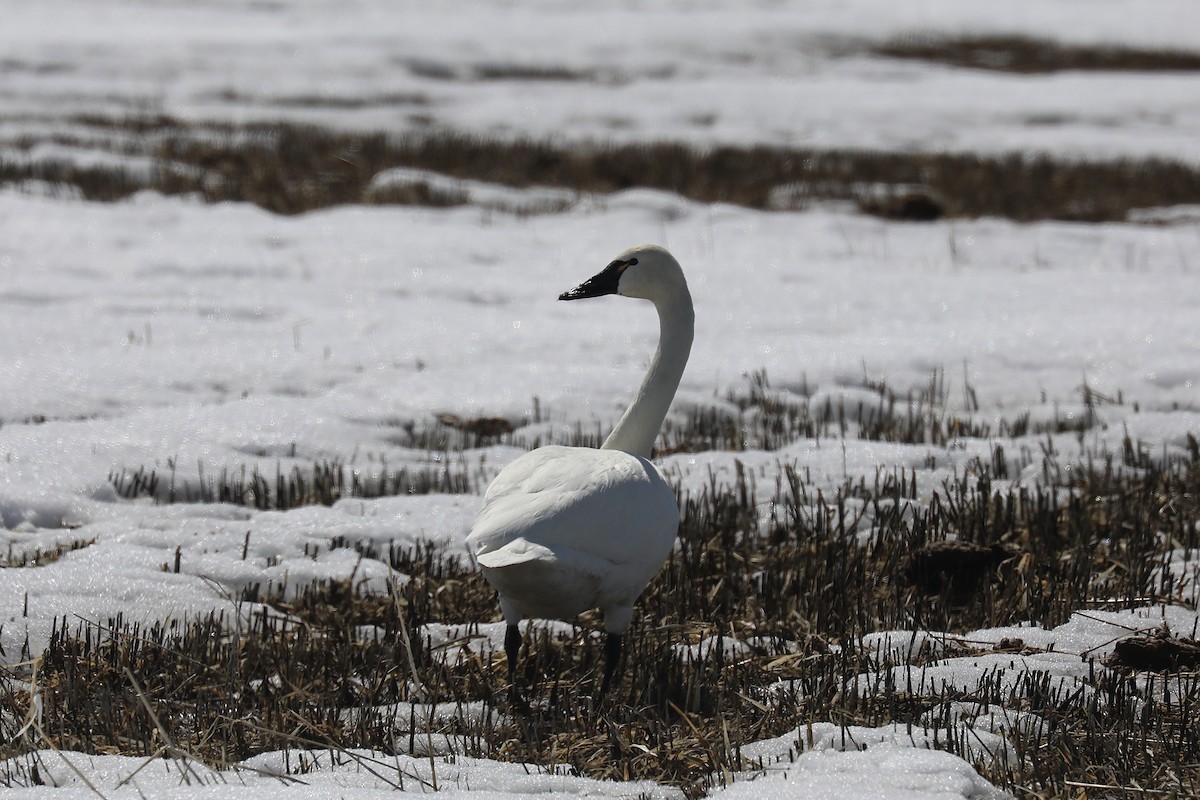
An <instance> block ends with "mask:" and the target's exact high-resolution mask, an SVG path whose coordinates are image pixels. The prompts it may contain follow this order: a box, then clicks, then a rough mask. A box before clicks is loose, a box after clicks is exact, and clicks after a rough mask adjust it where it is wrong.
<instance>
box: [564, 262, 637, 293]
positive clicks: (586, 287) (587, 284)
mask: <svg viewBox="0 0 1200 800" xmlns="http://www.w3.org/2000/svg"><path fill="white" fill-rule="evenodd" d="M627 266H629V262H628V261H614V262H612V263H611V264H609V265H608V266H607V267H605V268H604V271H603V272H600V273H599V274H597V275H593V276H592V277H590V278H588V279H587V280H586V281H584V282H583V283H581V284H579V285H578V286H576V287H575V288H574V289H572V290H571V291H569V292H563V293H562V294H560V295H559V296H558V299H559V300H582V299H584V298H585V297H603V296H604V295H606V294H616V293H617V286H618V285H620V283H621V273H622V272H624V271H625V268H626V267H627Z"/></svg>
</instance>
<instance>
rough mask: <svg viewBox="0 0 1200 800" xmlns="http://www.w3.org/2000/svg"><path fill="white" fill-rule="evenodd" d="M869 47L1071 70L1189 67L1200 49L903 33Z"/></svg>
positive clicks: (1024, 70)
mask: <svg viewBox="0 0 1200 800" xmlns="http://www.w3.org/2000/svg"><path fill="white" fill-rule="evenodd" d="M873 52H875V53H876V54H878V55H882V56H887V57H889V58H905V59H914V60H919V61H932V62H936V63H939V64H949V65H951V66H954V67H967V68H971V69H986V70H995V71H999V72H1015V73H1021V74H1036V73H1049V72H1063V71H1067V70H1072V71H1088V72H1096V71H1105V72H1116V71H1120V72H1195V71H1197V70H1200V53H1197V52H1194V51H1188V50H1166V49H1155V50H1147V49H1139V48H1133V47H1125V46H1120V45H1073V44H1065V43H1059V42H1052V41H1048V40H1045V39H1032V38H1029V37H1025V36H964V37H960V38H955V37H948V38H940V37H929V36H908V37H904V38H900V39H894V40H892V41H889V42H885V43H884V44H882V45H879V46H877V47H875V48H873Z"/></svg>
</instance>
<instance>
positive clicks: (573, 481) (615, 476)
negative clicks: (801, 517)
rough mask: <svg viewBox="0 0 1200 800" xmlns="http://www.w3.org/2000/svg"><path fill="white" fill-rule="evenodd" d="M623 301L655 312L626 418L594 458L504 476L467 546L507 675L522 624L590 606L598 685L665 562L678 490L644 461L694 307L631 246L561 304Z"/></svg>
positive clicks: (580, 455) (662, 262)
mask: <svg viewBox="0 0 1200 800" xmlns="http://www.w3.org/2000/svg"><path fill="white" fill-rule="evenodd" d="M604 294H621V295H624V296H627V297H637V298H642V299H646V300H650V301H651V302H653V303H654V305H655V307H656V309H657V310H658V315H659V324H660V337H659V345H658V351H657V352H656V353H655V356H654V360H653V362H652V363H651V365H650V369H649V371H648V372H647V374H646V378H645V380H644V381H643V382H642V386H641V388H640V389H639V391H638V395H637V397H636V398H635V399H634V400H633V402H632V403H631V404H630V406H629V408H628V410H627V411H626V412H625V414H624V416H622V417H621V420H620V421H619V422H618V423H617V425H616V427H615V428H614V429H613V432H612V434H611V435H610V436H609V437H608V439H606V440H605V442H604V444H603V445H602V446H601V448H600V449H599V450H595V449H592V448H586V447H561V446H557V445H554V446H548V447H541V448H538V449H537V450H534V451H533V452H531V453H527V454H526V455H524V456H521V457H520V458H518V459H517V460H516V461H514V462H513V463H511V464H509V465H508V466H507V467H505V468H504V469H503V470H502V471H501V472H500V474H499V475H497V476H496V479H495V480H494V481H492V485H491V486H490V487H489V488H488V491H487V494H486V495H485V497H484V501H483V507H482V508H481V509H480V511H479V516H478V517H476V520H475V524H474V526H473V528H472V530H471V533H470V535H469V536H468V537H467V543H468V546H469V547H470V548H471V552H472V553H474V555H475V558H476V560H477V561H478V562H479V566H480V568H481V569H482V571H483V575H484V577H485V578H486V579H487V581H488V583H490V584H491V585H492V586H493V588H495V589H496V591H497V592H498V593H499V595H500V609H501V611H502V612H503V614H504V619H505V621H506V622H507V623H508V626H509V635H508V637H507V638H506V641H505V647H506V649H507V651H508V655H509V671H510V674H511V673H512V670H513V669H514V665H515V662H516V653H517V648H519V646H520V638H519V634H518V633H517V628H516V625H517V623H518V622H519V621H520V620H521V619H522V618H525V617H538V618H548V619H570V618H572V617H574V616H576V615H578V614H579V613H581V612H583V611H587V610H588V609H592V608H599V609H600V610H601V611H603V613H604V627H605V629H606V630H607V631H608V633H609V658H608V663H607V664H606V670H605V687H607V684H608V678H609V677H610V674H611V672H612V668H613V662H614V660H615V658H616V657H617V656H618V655H619V653H620V636H621V634H622V633H624V631H625V629H626V628H627V627H628V626H629V623H630V621H631V620H632V617H633V604H634V602H635V601H636V600H637V598H638V596H639V595H640V594H641V593H642V590H644V589H645V588H646V584H648V583H649V582H650V579H651V578H653V577H654V575H655V573H657V572H658V570H659V569H660V568H661V567H662V565H663V562H664V561H665V560H666V559H667V557H668V556H669V555H670V554H671V549H672V547H673V546H674V543H675V534H676V532H677V530H678V528H679V508H678V506H677V505H676V502H675V493H674V492H673V491H672V489H671V487H670V484H668V483H667V481H666V479H665V478H664V477H663V475H662V473H661V472H660V471H659V470H658V468H657V467H655V466H654V464H652V463H651V462H650V461H649V455H650V451H651V448H652V447H653V446H654V440H655V438H656V437H657V436H658V431H659V428H661V427H662V422H663V419H664V417H665V416H666V413H667V410H668V408H669V407H670V404H671V400H672V399H673V398H674V396H675V390H676V389H677V388H678V387H679V380H680V378H681V377H682V375H683V369H684V367H685V365H686V364H687V359H688V354H689V352H690V350H691V345H692V328H693V320H694V315H693V310H692V298H691V294H690V293H689V292H688V288H687V282H686V281H685V280H684V277H683V271H682V270H681V269H680V267H679V264H678V262H676V261H675V259H674V258H673V257H672V256H671V255H670V253H668V252H667V251H666V250H663V249H662V248H660V247H655V246H652V245H646V246H642V247H635V248H631V249H630V250H627V251H625V252H624V253H622V254H621V255H620V256H619V257H618V258H617V259H616V260H614V261H613V262H612V263H611V264H609V266H608V268H606V269H605V270H604V271H603V272H601V273H600V274H598V275H596V276H595V277H593V278H592V279H590V280H588V281H586V282H585V283H583V284H581V285H580V286H579V287H577V288H576V289H573V290H572V291H570V292H567V293H565V294H563V295H562V296H561V297H560V298H559V299H561V300H575V299H580V298H584V297H598V296H600V295H604Z"/></svg>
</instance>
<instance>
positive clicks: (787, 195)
mask: <svg viewBox="0 0 1200 800" xmlns="http://www.w3.org/2000/svg"><path fill="white" fill-rule="evenodd" d="M77 122H78V123H79V124H80V125H81V126H84V128H85V129H87V130H88V133H87V135H86V137H85V138H83V139H80V140H78V141H76V140H74V139H72V137H71V136H69V135H64V136H63V137H61V138H63V139H64V143H67V144H80V145H83V146H87V147H102V148H106V147H107V148H111V149H114V150H116V151H119V152H122V153H125V154H130V155H142V156H150V157H153V158H154V159H155V160H156V161H158V162H159V163H160V164H161V165H162V166H161V168H160V169H158V170H156V171H154V173H153V174H152V175H149V176H139V175H135V174H134V173H133V172H131V171H125V170H121V169H116V168H109V167H81V166H76V165H73V164H70V163H66V162H56V161H47V162H42V163H19V164H18V163H5V162H0V184H4V183H11V182H19V181H26V180H31V179H34V180H40V181H44V182H47V183H49V184H51V185H56V186H60V187H70V188H72V189H73V190H76V191H78V192H79V193H80V194H82V196H83V197H84V198H86V199H89V200H96V201H113V200H119V199H121V198H124V197H128V196H129V195H130V194H132V193H133V192H136V191H139V190H142V189H154V190H156V191H160V192H164V193H167V194H183V193H186V194H191V195H195V196H198V197H201V198H203V199H204V200H206V201H208V202H219V201H226V200H229V201H243V202H250V203H254V204H256V205H259V206H261V207H263V208H266V209H269V210H271V211H274V212H277V213H281V214H299V213H303V212H306V211H312V210H315V209H319V208H327V207H330V206H336V205H345V204H357V203H369V202H377V201H379V200H381V199H387V200H390V201H393V202H401V201H403V202H411V203H418V204H433V205H437V206H444V205H446V204H447V203H451V204H453V203H455V202H462V201H463V200H462V199H460V200H459V201H456V200H454V198H453V197H448V196H444V193H430V192H424V193H423V192H420V191H407V192H399V193H396V192H391V193H388V192H384V193H378V192H372V191H369V188H370V182H371V179H372V178H373V177H374V176H375V175H376V174H378V173H380V172H382V171H384V170H386V169H389V168H392V167H398V166H404V167H413V168H419V169H424V170H430V171H433V172H436V173H440V174H443V175H446V176H449V177H452V178H460V179H477V180H483V181H489V182H493V183H499V184H505V185H509V186H514V187H528V186H549V187H558V188H565V189H571V190H574V191H578V192H581V193H587V194H598V195H604V194H609V193H612V192H616V191H620V190H622V189H629V188H638V187H642V188H652V189H660V190H663V191H668V192H674V193H676V194H679V195H681V196H683V197H686V198H689V199H692V200H695V201H699V202H704V203H733V204H737V205H742V206H747V207H750V208H759V209H771V208H780V207H804V206H806V205H808V204H810V203H814V202H822V201H829V200H840V201H851V202H854V203H857V204H858V205H859V207H860V208H862V209H863V210H864V211H865V212H867V213H873V214H880V215H883V216H891V217H897V218H909V219H931V218H934V217H937V216H942V215H948V216H955V217H977V216H1000V217H1008V218H1011V219H1016V220H1036V219H1061V220H1080V221H1112V220H1122V219H1124V218H1125V216H1126V214H1127V213H1128V212H1129V211H1130V210H1132V209H1139V208H1148V207H1156V206H1169V205H1177V204H1185V203H1200V170H1197V169H1196V168H1195V167H1194V166H1191V165H1186V164H1183V163H1180V162H1173V161H1166V160H1162V159H1143V160H1137V161H1129V160H1116V161H1102V162H1101V161H1095V162H1089V161H1067V160H1060V159H1053V158H1048V157H1042V156H1021V155H1011V156H977V155H968V154H952V153H943V154H912V153H881V152H868V151H848V150H847V151H824V150H804V149H788V148H779V147H767V146H757V147H715V148H709V149H697V148H693V147H689V146H686V145H681V144H672V143H650V144H637V145H606V146H600V145H597V146H582V145H580V146H571V147H567V146H562V145H557V144H552V143H549V142H539V141H528V140H501V139H485V138H479V137H474V136H466V135H458V134H446V133H443V134H438V135H436V136H418V135H409V136H403V137H389V136H385V135H382V134H354V133H343V132H336V131H330V130H324V129H319V128H315V127H308V126H302V125H293V124H282V123H281V124H275V125H270V126H250V127H244V128H235V127H231V126H226V125H212V126H208V127H205V128H199V129H196V128H191V127H188V126H186V125H184V124H182V123H180V122H178V121H176V120H174V119H172V118H168V117H155V118H149V119H143V118H131V119H97V118H88V119H82V120H78V121H77ZM129 134H133V136H129ZM105 142H108V144H105ZM23 144H24V145H26V146H28V145H31V144H32V142H25V143H23ZM913 187H917V188H915V189H914V188H913ZM464 197H465V195H464ZM781 198H782V199H781ZM559 207H560V206H555V208H559Z"/></svg>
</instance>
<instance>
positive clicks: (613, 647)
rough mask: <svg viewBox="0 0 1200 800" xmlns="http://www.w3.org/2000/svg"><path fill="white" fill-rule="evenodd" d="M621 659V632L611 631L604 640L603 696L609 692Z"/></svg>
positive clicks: (601, 692) (601, 686) (601, 690)
mask: <svg viewBox="0 0 1200 800" xmlns="http://www.w3.org/2000/svg"><path fill="white" fill-rule="evenodd" d="M620 661H621V634H619V633H609V634H608V638H606V639H605V640H604V680H603V681H602V682H601V684H600V696H601V697H603V696H604V695H606V694H607V693H608V686H609V683H611V682H612V676H613V673H614V672H616V669H617V664H618V663H619V662H620Z"/></svg>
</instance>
